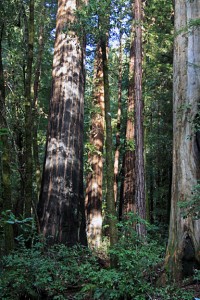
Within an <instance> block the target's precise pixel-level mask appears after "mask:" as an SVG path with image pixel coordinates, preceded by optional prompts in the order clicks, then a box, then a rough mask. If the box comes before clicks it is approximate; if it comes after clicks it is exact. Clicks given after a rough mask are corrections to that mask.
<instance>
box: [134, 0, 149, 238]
mask: <svg viewBox="0 0 200 300" xmlns="http://www.w3.org/2000/svg"><path fill="white" fill-rule="evenodd" d="M134 11H135V73H134V74H135V76H134V77H135V85H134V86H135V169H136V193H135V196H136V206H137V213H138V215H139V217H141V218H142V219H145V218H146V207H145V179H144V130H143V99H142V1H141V0H135V10H134ZM137 231H138V234H139V235H140V236H144V235H146V229H145V226H144V224H138V226H137Z"/></svg>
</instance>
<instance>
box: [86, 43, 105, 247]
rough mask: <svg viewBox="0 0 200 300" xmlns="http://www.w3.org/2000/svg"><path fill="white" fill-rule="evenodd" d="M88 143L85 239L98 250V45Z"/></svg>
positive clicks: (100, 75)
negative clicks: (88, 169) (89, 149)
mask: <svg viewBox="0 0 200 300" xmlns="http://www.w3.org/2000/svg"><path fill="white" fill-rule="evenodd" d="M93 99H94V100H93V102H94V103H93V106H94V112H92V120H91V128H90V143H91V145H93V146H94V150H93V151H91V152H90V153H89V157H88V163H89V165H90V167H91V168H92V171H91V172H90V173H89V174H88V177H87V188H86V215H87V238H88V244H89V245H90V246H91V247H94V248H99V247H100V246H101V239H102V236H101V235H102V181H103V145H104V121H105V120H104V85H103V65H102V51H101V47H100V45H99V44H98V45H97V50H96V58H95V65H94V92H93Z"/></svg>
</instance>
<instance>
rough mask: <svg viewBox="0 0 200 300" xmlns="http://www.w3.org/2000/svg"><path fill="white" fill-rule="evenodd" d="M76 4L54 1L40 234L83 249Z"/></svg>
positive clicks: (80, 55)
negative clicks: (50, 79) (53, 39)
mask: <svg viewBox="0 0 200 300" xmlns="http://www.w3.org/2000/svg"><path fill="white" fill-rule="evenodd" d="M76 9H78V7H77V3H76V1H75V0H72V1H68V0H58V12H57V17H56V40H55V47H54V59H53V73H52V76H53V84H52V97H51V102H50V114H49V123H48V133H47V146H46V156H45V162H44V170H43V178H42V188H41V195H40V200H39V205H38V216H39V220H40V227H41V228H40V229H41V232H42V233H43V235H44V236H45V237H46V238H47V242H49V243H56V242H59V243H64V244H67V245H74V244H76V243H77V242H81V243H83V244H86V233H85V230H84V229H85V228H84V227H85V224H84V218H85V216H84V214H85V212H84V197H83V95H84V68H83V53H84V51H83V44H82V42H81V41H80V38H79V37H78V35H77V33H76V32H75V31H74V29H73V28H72V26H71V25H73V24H74V22H75V15H74V11H75V10H76Z"/></svg>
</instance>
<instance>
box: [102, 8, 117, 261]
mask: <svg viewBox="0 0 200 300" xmlns="http://www.w3.org/2000/svg"><path fill="white" fill-rule="evenodd" d="M109 7H110V6H109V4H108V8H109ZM102 21H103V23H101V26H102V30H103V33H102V35H101V48H102V59H103V79H104V100H105V123H106V143H105V146H106V208H107V219H108V225H109V238H110V246H111V247H113V246H114V245H115V244H116V242H117V227H116V222H117V218H116V210H115V199H114V162H113V155H112V150H113V148H112V146H113V141H112V126H111V112H110V88H109V78H108V57H107V42H108V35H107V31H108V28H109V26H108V25H109V17H108V16H107V17H106V18H103V19H102V20H101V22H102ZM111 264H113V265H114V264H115V261H114V259H113V260H112V258H111Z"/></svg>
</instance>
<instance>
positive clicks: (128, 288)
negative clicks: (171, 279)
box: [0, 216, 200, 300]
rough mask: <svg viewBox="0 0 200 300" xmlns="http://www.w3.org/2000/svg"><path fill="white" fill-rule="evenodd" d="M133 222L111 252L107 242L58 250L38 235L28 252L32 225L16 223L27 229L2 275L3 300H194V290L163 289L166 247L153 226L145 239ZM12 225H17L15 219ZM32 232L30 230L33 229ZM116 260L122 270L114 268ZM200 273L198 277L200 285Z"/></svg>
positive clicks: (4, 264) (124, 224)
mask: <svg viewBox="0 0 200 300" xmlns="http://www.w3.org/2000/svg"><path fill="white" fill-rule="evenodd" d="M133 219H134V220H135V218H134V216H132V219H131V218H129V220H127V221H124V222H120V223H118V228H119V232H120V234H119V242H118V244H117V245H116V246H115V247H114V248H112V249H110V250H108V241H107V239H106V238H105V240H104V242H103V243H102V248H101V249H99V250H98V251H97V250H96V251H92V250H90V249H89V248H87V247H83V246H74V247H66V246H65V245H54V246H52V247H49V246H48V247H47V245H46V244H45V242H44V241H42V237H41V236H38V235H37V234H35V235H34V232H35V229H33V230H32V233H31V234H32V238H33V239H32V240H33V243H32V246H31V247H30V248H27V241H28V240H29V239H30V236H29V235H26V233H27V230H26V229H27V228H28V227H29V226H31V225H30V222H31V220H25V221H24V222H22V221H18V222H16V221H15V225H16V224H17V226H19V225H20V226H21V225H22V224H23V225H22V226H21V229H23V228H24V229H25V230H24V232H23V234H22V235H20V237H19V238H18V247H17V249H16V250H14V251H13V252H11V253H10V254H9V255H7V256H4V258H3V259H2V263H1V270H0V298H1V299H5V300H13V299H54V300H56V299H57V300H58V299H59V300H64V299H74V300H83V299H85V300H86V299H87V300H89V299H91V300H93V299H94V300H97V299H102V300H111V299H113V300H128V299H135V300H142V299H144V300H145V299H169V300H171V299H173V300H175V299H179V300H181V299H185V300H187V299H188V300H189V299H192V297H193V296H194V291H193V290H189V291H187V290H185V289H183V288H177V287H175V285H173V284H170V285H165V286H164V287H161V286H162V278H164V277H163V276H164V269H163V262H164V255H165V246H166V245H165V244H166V241H165V240H163V244H161V242H160V236H159V234H158V233H157V230H156V228H155V227H152V226H151V225H148V224H146V225H147V227H148V235H147V237H146V238H145V239H141V238H139V237H138V236H137V234H136V232H135V230H133V228H132V224H133ZM8 222H9V223H11V222H12V221H11V220H9V221H8ZM29 233H30V230H29ZM109 255H113V256H114V257H115V260H116V261H117V266H116V267H115V268H112V267H111V266H110V264H109ZM199 277H200V276H199V273H198V272H197V273H196V275H195V280H196V281H198V280H199V279H200V278H199Z"/></svg>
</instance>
